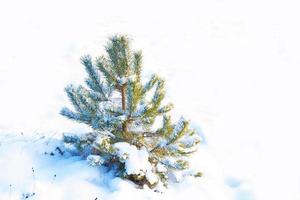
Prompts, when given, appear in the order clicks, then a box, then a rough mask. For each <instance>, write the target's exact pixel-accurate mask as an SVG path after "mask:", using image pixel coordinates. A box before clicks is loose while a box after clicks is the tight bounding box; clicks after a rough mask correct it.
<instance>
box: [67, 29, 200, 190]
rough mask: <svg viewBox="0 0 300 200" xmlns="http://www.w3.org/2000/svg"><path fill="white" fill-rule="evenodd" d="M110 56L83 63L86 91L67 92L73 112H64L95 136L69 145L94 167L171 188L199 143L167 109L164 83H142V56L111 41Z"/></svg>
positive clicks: (123, 40) (120, 40)
mask: <svg viewBox="0 0 300 200" xmlns="http://www.w3.org/2000/svg"><path fill="white" fill-rule="evenodd" d="M105 50H106V53H107V55H105V56H101V57H99V58H97V59H95V60H94V61H93V60H92V58H91V57H90V56H84V57H83V58H82V59H81V62H82V64H83V65H84V67H85V69H86V72H87V74H88V77H87V78H86V86H81V85H80V86H78V87H76V86H74V85H70V86H68V87H66V89H65V90H66V93H67V95H68V97H69V99H70V101H71V103H72V104H73V106H74V110H70V109H69V108H63V109H62V110H61V114H62V115H63V116H66V117H67V118H69V119H72V120H75V121H77V122H81V123H85V124H87V125H89V126H90V127H91V128H92V129H93V132H92V133H88V134H85V135H83V136H80V137H79V136H78V137H75V136H67V135H65V137H64V139H65V142H67V143H70V144H73V145H76V147H77V149H79V150H82V151H85V155H88V160H89V162H91V163H94V164H98V165H105V166H108V167H110V168H113V169H114V170H115V171H116V172H117V175H118V176H120V177H123V178H127V179H129V180H131V181H133V182H135V183H136V184H138V185H144V184H147V185H148V186H150V187H153V186H154V185H156V184H157V183H159V182H161V183H164V185H166V184H167V182H168V181H167V180H168V174H169V173H172V171H176V170H184V169H187V168H188V161H187V160H186V157H187V156H188V155H190V154H192V153H193V152H195V151H196V147H197V144H198V143H199V141H200V140H199V137H198V135H197V134H196V133H195V132H194V130H192V129H190V128H189V122H188V121H187V120H185V119H183V118H181V119H180V121H179V122H177V123H176V124H173V123H172V121H171V117H170V115H169V111H170V110H171V109H172V107H173V105H172V104H163V100H164V97H165V93H166V92H165V88H164V86H165V82H164V80H163V79H161V78H159V77H158V76H157V75H153V76H152V77H151V78H150V80H148V82H146V83H145V84H143V83H142V74H141V73H142V52H141V51H132V50H131V48H130V43H129V39H128V38H127V37H126V36H123V35H115V36H113V37H111V38H110V39H109V42H108V44H107V45H106V47H105ZM156 121H161V123H160V124H161V125H160V127H157V124H159V123H155V124H156V125H154V122H156ZM84 149H85V150H84Z"/></svg>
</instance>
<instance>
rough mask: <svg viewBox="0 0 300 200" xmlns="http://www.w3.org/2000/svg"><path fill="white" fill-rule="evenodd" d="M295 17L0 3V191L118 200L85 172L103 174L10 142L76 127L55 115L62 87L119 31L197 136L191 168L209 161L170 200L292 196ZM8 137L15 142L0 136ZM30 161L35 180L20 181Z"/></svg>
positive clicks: (284, 4)
mask: <svg viewBox="0 0 300 200" xmlns="http://www.w3.org/2000/svg"><path fill="white" fill-rule="evenodd" d="M298 8H299V5H298V2H297V1H293V0H286V1H276V0H275V1H268V0H260V1H259V0H254V1H236V0H228V1H225V0H224V1H222V0H212V1H201V2H196V1H184V2H183V1H182V2H177V1H163V2H161V1H157V2H155V1H151V2H149V3H142V2H140V1H134V2H133V1H109V2H100V1H96V0H94V1H69V0H66V1H58V0H54V1H48V2H42V1H35V0H28V1H18V0H12V1H1V2H0V27H1V32H0V44H1V45H0V91H1V98H0V134H1V138H6V140H5V141H4V139H2V140H1V141H0V142H1V146H0V164H1V165H0V166H1V174H0V193H1V192H2V191H4V192H3V194H6V195H11V196H12V195H13V194H17V193H18V192H20V191H21V192H23V190H24V191H28V190H30V188H29V187H31V186H30V185H32V184H36V185H37V186H36V187H39V188H38V189H36V190H39V191H44V190H45V188H49V187H50V185H52V186H53V187H50V188H52V189H53V192H51V194H53V195H57V196H55V197H53V198H52V199H59V198H61V199H67V196H64V195H68V194H69V193H71V194H70V195H75V196H78V197H80V194H78V195H77V193H74V194H73V193H72V192H74V191H79V189H76V188H78V187H84V188H86V190H87V191H90V192H88V194H90V195H92V196H91V197H90V198H94V196H93V195H97V194H99V193H100V195H101V194H102V195H104V196H102V198H109V199H112V198H116V199H118V197H117V196H118V195H120V194H122V195H124V194H125V193H124V191H127V190H128V191H131V189H130V185H129V184H123V182H122V181H115V182H111V183H106V182H105V183H102V182H101V181H103V180H107V179H106V178H104V179H103V178H100V177H101V176H98V177H99V179H97V178H95V177H97V176H95V175H97V174H99V173H100V174H101V175H103V173H101V172H99V171H97V170H95V169H90V168H89V167H87V166H86V165H85V163H84V162H83V161H79V160H72V159H62V158H56V157H53V158H51V159H48V158H47V159H46V158H45V155H43V154H41V152H40V151H37V149H35V148H30V147H28V146H31V145H30V142H28V141H27V142H26V140H27V139H25V141H24V139H22V137H23V136H22V137H21V138H19V137H20V136H18V137H15V135H20V133H21V132H23V133H24V135H25V137H27V136H28V137H30V136H29V135H35V134H38V133H47V134H48V135H52V134H55V133H57V134H60V133H62V132H81V131H83V130H85V129H86V127H81V126H78V125H76V124H74V123H72V122H69V121H67V120H65V119H64V118H63V117H61V116H59V115H58V112H59V110H60V108H61V107H62V106H64V105H66V104H67V98H66V96H65V95H64V93H63V88H64V86H65V85H66V84H68V83H71V82H73V83H74V82H75V83H80V82H81V81H82V79H83V76H82V75H83V68H82V66H80V64H79V58H80V56H82V55H84V54H87V53H89V54H92V55H94V56H97V55H99V54H101V53H102V52H103V49H102V46H103V44H104V42H105V41H106V39H107V36H109V35H111V34H113V33H117V32H119V33H126V34H129V35H130V36H131V37H132V38H133V39H134V43H133V44H134V47H136V48H138V49H142V50H143V51H144V55H145V75H146V76H147V74H150V73H153V72H156V73H160V74H161V75H162V76H163V77H165V78H166V79H167V84H168V85H167V86H168V89H169V90H168V91H169V93H168V95H169V96H168V97H169V98H170V99H171V100H172V101H173V102H174V104H175V106H176V110H175V112H176V113H180V114H183V115H185V116H187V117H188V118H190V119H192V121H193V124H194V126H195V127H197V128H199V127H201V130H202V133H203V134H204V135H205V139H206V142H207V146H206V147H203V148H204V149H205V148H208V149H209V150H205V153H202V152H199V155H198V157H197V159H204V160H207V162H204V161H203V162H200V161H199V164H200V167H201V166H202V165H205V164H206V163H209V164H207V165H208V166H206V168H205V169H207V168H214V169H211V170H207V171H209V172H207V174H212V175H211V178H210V179H208V177H210V176H208V177H207V179H203V180H201V181H200V183H197V184H194V186H193V187H192V188H188V189H187V188H185V187H184V185H185V184H183V185H182V186H177V185H176V186H174V188H173V189H170V191H169V192H168V193H170V195H171V193H172V195H173V196H176V197H177V198H178V199H180V198H179V197H181V196H180V195H183V194H196V197H198V196H197V194H199V199H200V196H201V195H205V194H207V195H221V196H222V197H218V196H217V197H215V196H213V197H210V198H209V197H203V199H205V198H207V199H217V200H219V199H226V198H227V197H228V198H231V195H232V194H231V192H233V196H234V197H233V198H232V199H241V200H252V199H257V200H266V199H272V200H276V199H280V200H281V199H286V200H295V199H299V198H300V189H299V188H300V173H299V172H300V170H299V168H300V163H299V161H298V160H299V159H298V158H299V154H300V148H299V145H298V137H297V135H298V133H299V132H300V128H299V126H298V124H299V122H298V121H299V120H298V119H299V116H298V115H299V114H298V113H299V112H300V104H299V102H300V95H299V92H298V91H299V89H300V88H299V85H300V79H299V64H300V60H299V57H298V54H299V46H300V39H299V35H300V28H299V22H298V19H299V17H300V16H299V15H300V14H299V12H298ZM9 133H11V134H10V135H11V137H12V138H14V139H13V140H7V138H9V137H3V136H4V135H5V136H6V135H7V134H9ZM16 140H17V141H18V142H17V141H16ZM12 141H14V142H12ZM23 147H24V148H23ZM27 147H28V148H27ZM36 148H38V147H36ZM38 150H40V148H38ZM20 152H22V154H21V153H20ZM36 153H37V154H39V155H37V157H36V156H35V155H36ZM23 154H24V155H23ZM40 154H41V155H40ZM15 156H16V157H15ZM207 157H209V158H207ZM214 159H215V160H214ZM211 160H214V161H211ZM8 161H10V162H8ZM33 164H35V167H36V168H37V169H40V170H41V172H39V171H36V173H41V174H43V175H42V176H38V175H36V176H35V177H36V183H34V182H30V183H28V184H27V183H25V182H26V181H32V174H31V167H33V166H32V165H33ZM62 165H63V166H64V168H63V169H64V171H65V169H68V171H69V172H68V173H69V174H70V176H68V175H63V176H61V177H58V178H57V180H54V181H52V176H53V174H54V173H59V172H60V173H64V171H61V170H62V169H61V166H62ZM6 166H7V167H6ZM20 166H22V167H21V168H20ZM49 166H51V167H49ZM83 168H86V170H81V169H83ZM78 169H80V170H78ZM2 171H4V172H3V173H2ZM82 171H84V173H82ZM204 171H205V170H204ZM91 178H92V180H91ZM94 178H95V180H94ZM82 180H87V181H82ZM210 180H211V181H212V182H210V183H209V181H210ZM187 181H189V180H187ZM202 181H203V182H202ZM207 182H208V183H207ZM11 183H14V185H13V186H12V188H10V187H9V185H10V184H11ZM206 183H207V184H206ZM15 184H19V186H18V187H26V188H19V189H18V188H17V185H15ZM109 184H112V185H109ZM99 185H101V187H98V186H99ZM103 185H104V186H103ZM105 185H106V186H105ZM107 185H108V186H107ZM207 185H208V186H207ZM67 186H68V187H67ZM102 186H103V187H102ZM177 187H179V188H177ZM110 190H112V191H110ZM196 190H200V191H197V192H198V193H197V192H195V191H196ZM202 190H203V192H202ZM9 191H11V192H9ZM67 191H72V192H69V193H67ZM122 191H123V192H122ZM119 192H120V193H119ZM229 193H230V194H229ZM1 194H2V193H1ZM40 194H41V195H43V192H40ZM128 194H130V193H128ZM134 194H136V195H137V197H138V195H139V193H138V192H136V191H135V193H134ZM222 194H224V195H222ZM105 195H107V196H105ZM113 195H116V196H113ZM143 195H146V196H143V197H145V198H147V195H148V193H145V194H143ZM166 195H168V194H166ZM149 196H151V197H153V198H154V196H153V195H152V194H151V195H150V193H149ZM47 197H49V196H47ZM47 197H45V198H44V197H40V199H47ZM185 197H186V196H185ZM9 198H10V197H7V196H6V197H3V196H0V199H9ZM11 198H13V197H11ZM68 198H72V196H70V197H68ZM100 198H101V196H100ZM165 198H167V197H164V198H163V199H165ZM81 199H82V198H81ZM84 199H85V198H84ZM119 199H120V198H119ZM181 199H182V198H181Z"/></svg>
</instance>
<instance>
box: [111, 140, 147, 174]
mask: <svg viewBox="0 0 300 200" xmlns="http://www.w3.org/2000/svg"><path fill="white" fill-rule="evenodd" d="M114 148H116V149H117V156H118V157H119V158H121V161H123V162H124V163H125V168H126V173H127V174H136V175H145V174H146V173H147V171H151V169H152V167H151V163H150V162H149V161H148V158H149V154H148V152H147V150H146V149H145V148H142V149H137V148H136V146H134V145H130V144H128V143H127V142H118V143H115V144H114Z"/></svg>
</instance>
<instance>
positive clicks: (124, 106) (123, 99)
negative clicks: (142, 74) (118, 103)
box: [121, 85, 126, 111]
mask: <svg viewBox="0 0 300 200" xmlns="http://www.w3.org/2000/svg"><path fill="white" fill-rule="evenodd" d="M125 93H126V86H125V85H123V86H122V87H121V94H122V110H123V111H125V110H126V96H125Z"/></svg>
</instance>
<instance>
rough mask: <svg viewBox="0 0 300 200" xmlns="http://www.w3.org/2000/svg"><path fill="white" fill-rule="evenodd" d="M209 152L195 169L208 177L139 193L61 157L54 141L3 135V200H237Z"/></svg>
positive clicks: (203, 151) (194, 164)
mask: <svg viewBox="0 0 300 200" xmlns="http://www.w3.org/2000/svg"><path fill="white" fill-rule="evenodd" d="M57 147H58V148H57ZM206 148H207V147H201V148H200V149H199V151H198V152H197V154H195V155H194V156H193V157H191V164H192V169H193V168H194V169H195V170H196V168H197V170H199V171H201V172H203V174H204V175H203V177H200V178H194V177H191V176H186V177H184V176H181V175H180V174H177V175H176V174H175V175H174V177H171V178H173V179H174V181H173V183H171V184H170V185H169V187H168V189H166V190H164V191H163V192H155V190H151V189H149V188H147V187H146V188H144V189H137V188H136V186H135V185H134V184H133V183H131V182H129V181H125V180H122V179H120V178H118V177H114V176H113V175H112V173H109V172H107V170H106V169H105V168H101V167H92V166H90V165H88V164H87V161H86V160H82V158H80V157H76V156H72V155H70V154H68V153H67V152H64V153H63V155H62V151H64V149H63V144H62V142H61V140H60V139H57V138H55V137H51V138H50V137H45V136H42V135H36V136H34V137H26V136H24V135H12V134H9V135H2V136H0V158H1V159H0V171H1V173H0V200H21V199H29V200H54V199H55V200H82V199H87V200H88V199H91V200H95V199H97V200H106V199H107V200H108V199H109V200H120V199H131V200H143V199H149V200H152V199H153V200H156V199H157V200H171V199H172V200H177V199H178V200H179V199H180V200H182V199H189V200H193V199H201V200H208V199H209V200H211V199H213V200H220V199H222V200H226V199H233V198H232V197H233V191H232V189H230V188H229V187H227V186H225V184H224V179H223V177H222V174H221V173H220V171H219V170H218V167H217V162H216V160H215V159H214V158H213V157H212V156H211V155H210V154H209V152H208V150H207V149H206Z"/></svg>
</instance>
